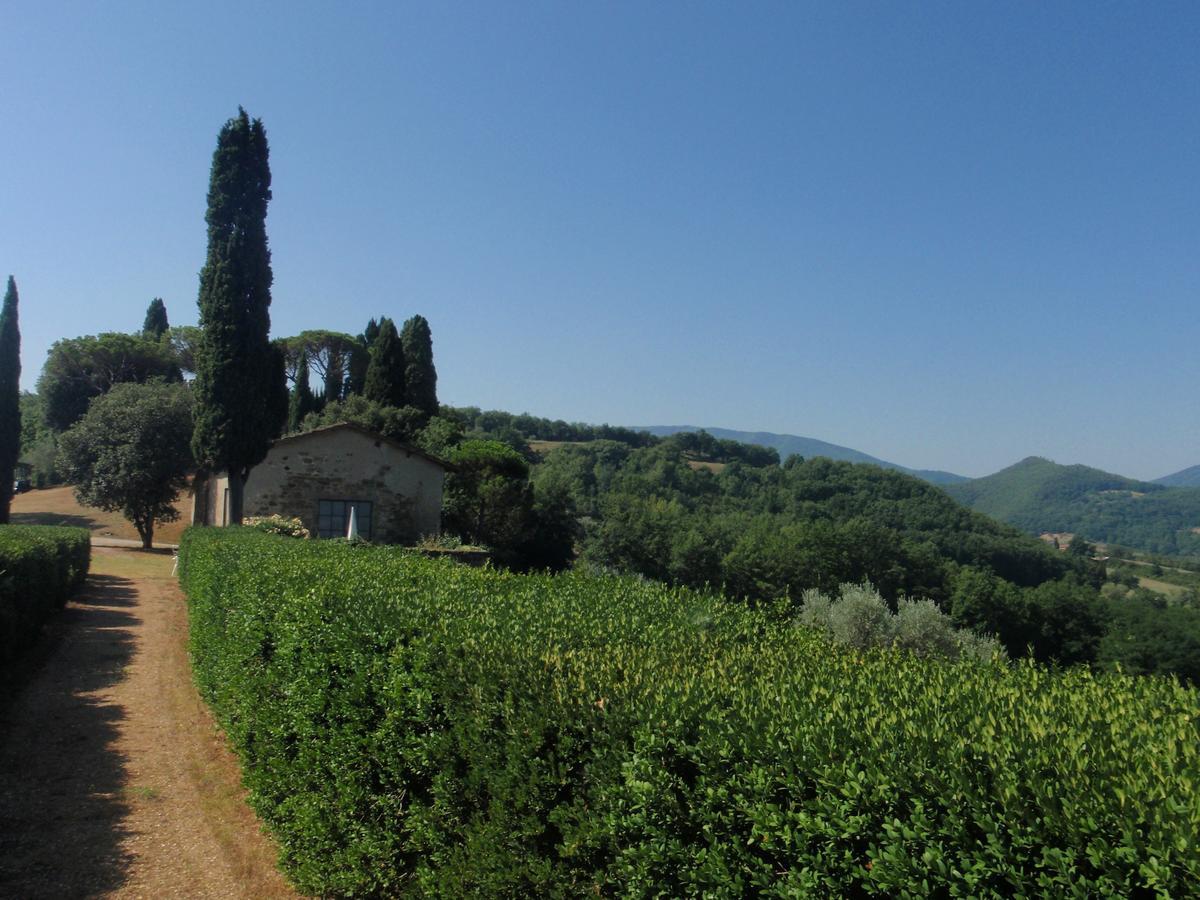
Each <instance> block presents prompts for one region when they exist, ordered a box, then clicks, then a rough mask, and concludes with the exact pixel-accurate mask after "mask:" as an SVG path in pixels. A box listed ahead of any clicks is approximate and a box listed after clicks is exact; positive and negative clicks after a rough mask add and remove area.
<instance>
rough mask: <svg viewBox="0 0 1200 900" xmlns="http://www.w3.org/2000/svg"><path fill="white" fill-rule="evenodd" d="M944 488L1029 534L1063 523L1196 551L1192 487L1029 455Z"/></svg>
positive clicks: (1099, 536) (1197, 503)
mask: <svg viewBox="0 0 1200 900" xmlns="http://www.w3.org/2000/svg"><path fill="white" fill-rule="evenodd" d="M1185 471H1187V470H1185ZM1179 474H1181V475H1182V474H1184V473H1179ZM945 490H946V492H947V493H948V494H950V496H952V497H954V498H955V499H956V500H958V501H959V502H960V503H963V504H964V505H966V506H969V507H970V508H971V509H974V510H976V511H977V512H982V513H985V514H987V515H989V516H992V517H993V518H996V519H1000V520H1001V521H1004V522H1008V523H1009V524H1010V525H1015V526H1017V527H1018V528H1020V529H1022V530H1024V531H1027V532H1031V533H1034V534H1037V533H1040V532H1047V531H1050V532H1059V531H1069V532H1073V533H1075V534H1080V535H1082V536H1083V537H1084V538H1086V539H1087V540H1091V541H1104V542H1107V543H1114V544H1122V545H1124V546H1128V547H1134V548H1137V549H1139V550H1148V551H1151V552H1155V553H1170V554H1183V555H1188V556H1196V555H1200V489H1197V488H1196V487H1186V486H1180V487H1172V486H1168V485H1165V484H1162V483H1154V482H1149V481H1137V480H1136V479H1133V478H1125V477H1124V476H1121V475H1114V474H1113V473H1111V472H1104V471H1102V470H1100V469H1093V468H1091V467H1090V466H1081V465H1073V466H1063V465H1059V464H1058V463H1055V462H1052V461H1051V460H1048V459H1043V458H1041V457H1038V456H1030V457H1028V458H1027V459H1023V460H1021V461H1020V462H1019V463H1016V464H1015V465H1011V466H1009V467H1008V468H1007V469H1002V470H1000V471H999V472H996V473H995V474H993V475H988V476H987V477H985V478H976V479H974V480H972V481H967V482H963V483H961V484H952V485H947V486H946V487H945Z"/></svg>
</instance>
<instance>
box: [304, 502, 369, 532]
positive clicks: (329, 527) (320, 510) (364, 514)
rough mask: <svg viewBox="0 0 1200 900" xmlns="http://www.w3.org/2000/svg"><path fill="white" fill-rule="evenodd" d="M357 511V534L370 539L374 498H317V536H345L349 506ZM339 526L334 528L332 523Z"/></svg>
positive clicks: (348, 522)
mask: <svg viewBox="0 0 1200 900" xmlns="http://www.w3.org/2000/svg"><path fill="white" fill-rule="evenodd" d="M351 507H354V508H355V509H357V511H358V515H357V518H358V523H357V524H358V534H359V537H362V538H364V539H366V540H368V541H369V540H371V538H372V536H373V535H374V533H375V501H374V500H350V499H347V500H342V499H337V500H335V499H332V498H329V499H326V498H321V499H319V500H317V537H319V538H326V539H328V538H339V537H345V536H346V529H347V528H348V527H349V525H350V508H351ZM335 522H336V523H338V525H339V527H338V528H335V527H334V523H335Z"/></svg>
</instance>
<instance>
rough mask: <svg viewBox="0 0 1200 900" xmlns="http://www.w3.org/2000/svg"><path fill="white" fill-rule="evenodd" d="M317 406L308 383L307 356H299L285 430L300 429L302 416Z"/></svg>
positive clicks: (294, 430)
mask: <svg viewBox="0 0 1200 900" xmlns="http://www.w3.org/2000/svg"><path fill="white" fill-rule="evenodd" d="M316 408H317V401H316V398H315V397H313V392H312V388H311V387H309V384H308V357H306V356H301V357H300V362H299V364H298V365H297V366H296V386H295V387H294V388H293V389H292V395H291V398H290V400H289V402H288V421H287V430H288V432H289V433H292V432H297V431H299V430H300V425H301V423H302V422H303V421H304V417H305V416H307V415H308V414H309V413H310V412H312V411H313V410H314V409H316Z"/></svg>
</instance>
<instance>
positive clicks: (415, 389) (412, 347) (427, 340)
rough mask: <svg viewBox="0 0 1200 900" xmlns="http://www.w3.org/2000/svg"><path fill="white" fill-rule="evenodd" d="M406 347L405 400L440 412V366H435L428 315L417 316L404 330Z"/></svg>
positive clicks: (402, 338)
mask: <svg viewBox="0 0 1200 900" xmlns="http://www.w3.org/2000/svg"><path fill="white" fill-rule="evenodd" d="M400 345H401V346H402V347H403V348H404V394H405V403H406V404H407V405H408V406H415V407H416V408H417V409H419V410H421V411H422V412H424V413H425V414H426V415H429V416H436V415H437V411H438V400H437V369H435V368H434V367H433V335H432V333H431V332H430V331H429V323H428V322H427V321H426V320H425V317H424V316H413V317H412V318H411V319H409V320H408V321H407V322H405V323H404V328H402V329H401V331H400Z"/></svg>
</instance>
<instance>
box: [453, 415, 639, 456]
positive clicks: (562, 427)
mask: <svg viewBox="0 0 1200 900" xmlns="http://www.w3.org/2000/svg"><path fill="white" fill-rule="evenodd" d="M442 414H443V415H448V416H452V417H454V418H455V419H457V420H458V421H459V422H460V423H462V426H463V428H464V429H466V430H467V431H473V432H475V433H476V436H480V435H496V434H499V433H500V432H502V431H505V430H506V429H511V430H512V431H513V432H515V433H516V434H518V435H520V436H521V437H522V438H523V439H525V440H529V441H532V440H540V441H572V442H576V441H617V442H619V443H622V444H627V445H629V446H631V447H650V446H653V445H654V444H657V443H659V439H658V438H656V437H654V435H652V434H649V433H648V432H645V431H634V430H633V429H632V428H620V427H615V426H612V425H586V424H583V423H581V422H564V421H563V420H562V419H554V420H551V419H541V418H538V417H537V416H531V415H529V413H521V414H520V415H514V414H513V413H508V412H502V411H500V410H495V409H492V410H486V411H484V410H480V409H479V408H478V407H476V406H464V407H459V408H454V407H442Z"/></svg>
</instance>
